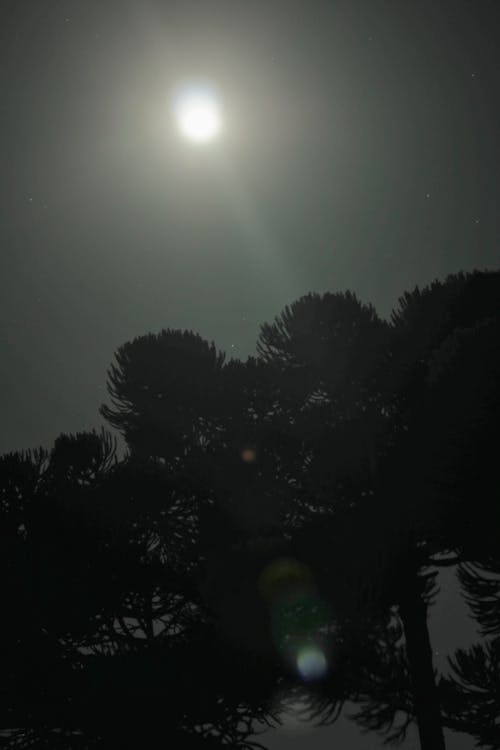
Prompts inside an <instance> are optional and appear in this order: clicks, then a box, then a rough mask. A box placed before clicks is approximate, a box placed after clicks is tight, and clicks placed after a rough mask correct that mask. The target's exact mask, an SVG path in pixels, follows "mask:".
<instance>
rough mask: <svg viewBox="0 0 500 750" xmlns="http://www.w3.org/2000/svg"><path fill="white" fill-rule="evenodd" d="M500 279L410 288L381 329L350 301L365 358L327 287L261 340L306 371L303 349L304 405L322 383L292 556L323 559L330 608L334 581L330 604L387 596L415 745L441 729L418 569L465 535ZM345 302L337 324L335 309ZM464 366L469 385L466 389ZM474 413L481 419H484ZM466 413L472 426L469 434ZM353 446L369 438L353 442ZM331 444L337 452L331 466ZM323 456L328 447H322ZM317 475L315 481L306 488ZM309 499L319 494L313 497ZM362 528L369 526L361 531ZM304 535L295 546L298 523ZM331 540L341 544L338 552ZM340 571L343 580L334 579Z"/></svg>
mask: <svg viewBox="0 0 500 750" xmlns="http://www.w3.org/2000/svg"><path fill="white" fill-rule="evenodd" d="M499 291H500V290H499V274H490V273H474V274H470V275H465V274H460V275H459V276H457V277H450V278H448V279H447V281H446V282H445V283H435V284H433V285H432V286H431V287H430V288H427V289H425V290H423V291H422V292H421V291H420V290H418V289H416V290H415V292H413V293H412V294H406V295H405V296H404V297H403V298H402V299H401V300H400V307H399V309H398V310H396V311H395V312H394V313H393V316H392V321H391V322H392V328H391V330H390V331H389V332H387V331H385V330H383V326H381V325H377V321H376V319H374V318H373V316H371V317H369V316H367V314H366V311H362V308H361V306H360V305H359V303H358V309H359V315H361V316H362V317H363V318H364V319H365V320H369V321H370V325H371V326H372V328H373V331H372V334H370V333H369V331H370V326H367V327H365V328H364V329H363V326H361V325H358V326H357V327H355V330H357V331H362V330H365V331H368V333H365V337H367V338H370V339H371V340H373V341H375V342H379V346H380V348H379V349H378V351H377V349H376V346H375V347H374V348H375V352H374V351H373V348H371V349H370V350H369V351H370V354H371V356H370V357H369V358H368V360H363V359H362V358H361V357H360V355H359V352H358V349H357V343H359V340H360V339H359V338H358V339H356V338H354V337H349V335H348V333H347V334H344V335H340V336H339V330H342V325H344V327H346V328H347V331H348V332H350V331H351V328H352V326H353V325H354V324H352V322H351V316H352V314H353V304H352V303H353V297H352V296H350V295H347V296H345V297H343V296H341V295H339V296H338V298H336V299H335V304H332V302H333V300H332V299H331V298H330V297H329V296H328V295H325V297H324V298H323V299H321V298H318V297H317V296H314V295H313V296H309V297H306V298H303V299H302V300H301V301H299V303H296V304H295V306H292V308H287V309H286V310H285V313H284V314H283V315H282V316H280V317H279V318H278V319H277V321H276V322H275V324H274V326H265V327H263V344H262V345H261V347H260V351H261V352H262V353H263V356H264V357H265V359H266V361H276V362H278V363H279V364H280V365H281V366H282V367H290V368H295V370H296V371H297V372H299V373H300V371H301V367H302V366H303V367H305V368H306V369H307V365H302V363H303V362H304V361H307V359H308V357H309V360H310V361H311V362H312V365H311V371H312V372H314V376H313V377H311V380H310V381H309V382H307V381H306V383H307V384H306V386H305V387H304V398H303V400H302V404H301V407H300V411H301V412H302V414H303V412H304V405H305V404H308V403H309V405H310V404H311V402H312V401H313V395H314V394H315V393H320V394H321V399H317V401H321V402H322V403H320V404H318V403H317V408H316V414H315V416H314V417H313V419H316V421H317V424H321V428H320V432H319V433H318V438H319V439H318V443H319V446H318V443H317V444H316V445H315V450H313V454H314V458H312V460H311V462H310V464H309V466H312V467H313V468H312V471H311V473H312V481H311V483H310V487H309V489H310V492H309V493H308V495H309V497H308V499H307V500H306V506H308V509H309V510H310V508H311V506H313V507H314V511H315V514H316V517H315V518H313V519H312V520H311V521H310V522H308V523H306V525H305V530H306V541H305V549H303V551H302V554H303V555H305V557H306V559H307V560H309V561H311V564H312V566H313V568H314V570H315V571H320V570H321V569H323V570H324V573H323V574H322V576H324V578H325V584H324V590H326V591H328V589H330V593H329V600H330V601H332V603H333V602H335V603H336V605H337V607H338V606H339V602H342V591H343V590H345V589H347V590H348V592H349V594H350V596H349V597H348V602H347V605H348V606H347V608H345V605H346V602H343V603H342V607H341V608H344V609H345V611H346V612H349V611H350V610H351V609H352V608H353V606H355V608H359V607H360V606H361V608H362V609H363V608H364V607H365V606H366V599H367V596H368V601H369V603H370V606H373V604H374V603H375V602H376V601H377V600H378V601H379V602H380V603H384V602H385V604H386V606H389V605H396V606H397V607H398V611H399V615H400V617H402V619H403V623H404V629H405V636H406V652H407V656H408V661H409V666H410V673H411V678H412V683H413V702H414V706H413V710H414V712H415V714H416V716H417V720H418V725H419V731H420V736H421V743H422V746H423V747H444V741H443V737H442V730H441V721H440V716H439V702H438V695H437V691H436V686H435V681H434V671H433V666H432V653H431V648H430V641H429V635H428V631H427V625H426V618H427V613H426V610H427V598H426V595H425V591H426V590H428V588H429V584H430V585H431V587H432V579H431V580H430V581H427V580H426V578H425V576H424V577H423V578H422V573H423V572H424V571H425V569H426V568H427V566H429V565H430V564H432V565H439V564H441V563H442V562H443V561H442V558H441V557H440V556H441V555H442V553H445V552H449V551H452V550H458V549H459V548H460V547H461V546H463V545H464V544H465V543H466V541H467V535H466V534H464V533H463V532H464V529H463V526H462V535H461V538H460V537H459V535H458V532H459V529H458V527H457V520H458V519H457V518H456V509H457V501H461V505H460V506H459V507H460V512H459V514H458V515H459V518H460V513H461V512H464V513H465V512H466V509H467V510H468V509H469V503H470V495H468V494H467V496H465V493H464V484H467V478H468V479H469V480H470V479H471V477H472V476H473V475H474V471H477V470H478V469H483V470H484V468H485V465H486V464H488V452H486V453H483V452H482V450H481V448H480V446H484V444H485V442H486V441H487V440H488V439H489V434H490V433H489V431H488V426H489V427H491V425H492V424H495V423H496V421H497V419H498V402H496V404H495V409H493V410H492V411H490V410H489V407H490V406H491V398H490V397H491V383H492V382H494V378H493V377H491V375H492V370H491V368H490V367H489V364H488V359H489V354H490V348H491V344H492V341H493V338H492V337H491V331H492V330H493V329H494V328H495V327H496V330H498V327H497V322H496V320H497V318H495V316H498V299H499ZM344 307H345V309H347V311H348V312H347V323H346V322H343V321H342V318H341V314H340V310H342V309H343V308H344ZM331 309H334V310H335V313H334V316H339V317H340V320H338V321H337V322H336V324H335V325H331V323H329V315H330V311H331ZM321 316H323V318H324V320H323V321H322V322H320V320H321ZM312 320H314V328H315V333H313V332H312V331H311V337H310V339H311V340H314V336H315V335H316V336H317V332H318V330H321V331H322V332H325V333H324V336H320V339H321V346H322V347H323V349H324V351H326V352H328V354H327V355H324V356H323V355H321V356H318V347H317V345H313V346H311V348H309V339H308V337H307V328H308V325H310V321H312ZM334 320H335V317H334ZM476 329H477V330H476ZM486 330H487V334H486V335H483V334H484V332H485V331H486ZM382 331H383V334H382V335H381V332H382ZM328 334H329V335H328ZM339 341H340V347H339V349H340V353H339V355H337V349H336V346H337V345H338V342H339ZM346 341H347V342H348V345H347V346H346V345H345V342H346ZM497 342H498V338H497ZM362 346H364V342H363V343H362ZM497 350H498V344H497ZM310 352H312V354H310ZM337 362H339V363H340V364H339V370H338V372H336V371H335V366H336V363H337ZM360 362H363V366H360ZM471 362H472V363H473V364H471ZM496 362H498V357H496ZM368 363H370V366H368ZM485 363H486V367H485ZM472 367H474V368H475V376H474V379H473V384H474V386H475V388H474V391H472V392H471V389H469V390H468V391H466V392H464V383H465V381H466V380H467V378H468V376H469V373H470V370H471V369H472ZM332 373H333V374H332ZM304 380H305V379H303V382H304ZM496 382H498V381H496ZM329 384H331V385H330V387H329ZM339 386H341V389H340V388H339ZM315 389H316V390H315ZM339 391H340V393H339ZM308 399H309V401H308ZM485 411H487V412H488V416H487V420H484V419H483V420H482V421H481V419H480V415H484V413H485ZM311 413H312V410H311ZM358 415H361V416H359V417H358V421H356V417H357V416H358ZM451 415H453V418H452V419H451V420H450V416H451ZM471 422H472V423H474V424H475V427H476V429H475V430H474V431H473V432H472V433H471V432H470V427H471ZM430 425H432V429H431V430H430V429H429V427H430ZM356 433H357V436H358V440H357V442H358V450H357V451H354V453H350V456H351V460H352V459H353V458H354V456H357V459H358V461H356V460H354V462H353V463H350V462H349V461H347V462H345V461H342V458H343V457H344V455H345V454H344V452H343V451H342V449H341V447H340V450H339V446H342V444H344V445H345V442H344V436H345V435H349V434H351V435H356ZM367 436H368V440H367ZM355 442H356V440H353V443H355ZM464 442H465V443H467V444H468V445H469V447H473V451H472V452H473V453H474V459H473V460H471V461H464V459H465V458H466V456H465V454H464V451H463V444H464ZM363 445H367V446H368V448H369V450H368V451H363V449H362V448H360V446H363ZM422 448H423V449H422ZM332 449H335V450H336V451H339V452H338V454H337V455H338V456H339V457H340V459H341V460H340V461H339V462H338V464H339V465H337V462H336V461H335V459H336V457H337V456H336V455H335V453H334V452H333V451H332ZM346 452H347V453H349V451H348V449H347V450H346ZM322 454H326V455H325V457H324V458H322ZM457 462H458V465H459V466H460V469H459V470H458V471H457V467H456V465H455V466H454V468H453V469H451V465H452V463H455V464H456V463H457ZM460 462H462V464H463V465H460ZM409 477H411V478H412V480H411V481H412V486H410V487H408V478H409ZM318 480H319V484H320V487H318V488H315V487H314V483H315V482H316V481H318ZM468 489H469V490H470V489H471V487H470V484H469V486H468ZM319 498H324V500H323V501H320V503H318V499H319ZM453 500H454V501H455V507H454V508H452V502H453ZM325 501H326V502H325ZM328 505H329V506H330V507H329V508H328ZM345 505H347V507H352V506H355V505H356V506H357V507H358V508H359V509H360V513H359V518H358V520H357V521H356V520H355V519H353V521H352V522H350V523H348V524H347V531H345V529H346V527H345V526H344V525H342V526H341V528H342V530H343V532H344V536H343V538H342V532H341V533H340V534H339V533H336V531H337V530H338V528H339V524H338V520H339V506H340V513H343V512H344V510H343V509H342V506H345ZM374 509H375V510H374ZM318 512H322V514H323V515H322V516H318V515H317V514H318ZM305 515H306V517H307V513H306V514H305ZM454 516H455V517H454ZM462 518H463V516H462ZM364 528H365V529H368V530H369V532H368V534H363V531H362V529H364ZM360 529H361V531H360ZM349 530H350V533H349ZM321 535H323V537H322V536H321ZM301 536H302V540H301V541H302V545H303V547H304V530H302V531H301ZM321 539H322V540H323V541H320V540H321ZM346 539H349V540H350V541H348V542H346ZM360 540H361V543H360ZM339 545H340V549H341V550H343V551H344V553H345V554H342V553H340V554H336V548H339ZM346 547H347V548H348V549H347V550H346ZM349 550H355V553H354V554H355V558H354V556H353V555H350V556H349ZM452 559H454V561H455V562H456V561H458V560H459V559H460V558H457V557H454V558H452ZM333 560H335V561H336V562H335V564H334V563H333ZM346 560H348V563H347V564H346ZM449 562H450V560H449V559H448V560H446V563H449ZM443 564H445V563H444V562H443ZM346 570H347V573H346ZM356 570H358V573H356ZM394 570H396V571H397V573H396V574H394V572H393V571H394ZM353 575H354V578H353V577H352V576H353ZM339 576H340V577H341V578H342V580H341V581H340V582H338V581H337V580H336V579H338V578H339ZM344 576H346V578H344ZM346 581H347V582H348V583H347V584H346ZM339 586H340V588H339ZM353 600H354V602H353ZM347 622H349V618H347Z"/></svg>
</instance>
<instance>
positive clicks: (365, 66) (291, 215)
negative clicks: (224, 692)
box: [0, 0, 500, 750]
mask: <svg viewBox="0 0 500 750" xmlns="http://www.w3.org/2000/svg"><path fill="white" fill-rule="evenodd" d="M499 10H500V9H499V3H498V1H497V0H453V1H452V0H442V1H441V2H436V1H435V0H421V1H420V2H416V1H415V0H412V1H411V2H410V1H408V0H391V1H389V0H330V2H314V0H286V1H283V2H279V1H276V2H273V1H272V0H267V1H265V0H203V1H201V0H199V1H198V2H190V1H189V0H182V1H181V2H167V0H135V1H134V2H133V1H132V0H120V1H118V0H109V1H106V0H85V1H84V0H43V2H42V0H3V1H2V3H1V4H0V90H1V100H0V117H1V137H0V199H1V204H0V206H1V208H0V211H1V217H0V305H1V315H0V352H1V354H0V424H1V430H0V452H3V451H7V450H11V449H18V448H28V447H34V446H36V445H39V444H44V445H50V443H51V441H52V440H53V439H54V438H55V437H56V436H57V434H58V433H60V432H61V431H64V432H71V431H76V430H81V429H88V428H90V427H92V426H96V425H98V424H99V418H98V414H97V410H98V407H99V405H100V404H101V403H102V402H103V400H105V377H106V368H107V366H108V365H109V363H110V361H111V358H112V354H113V351H114V350H115V349H116V348H117V346H119V345H120V344H121V343H123V342H124V341H126V340H128V339H130V338H132V337H134V336H136V335H139V334H142V333H145V332H148V331H157V330H159V329H161V328H162V327H168V326H170V327H181V328H192V329H194V330H196V331H198V332H200V333H201V334H202V335H203V336H205V337H207V338H209V339H213V340H215V342H216V343H217V344H218V345H219V346H220V347H221V348H223V349H225V350H226V351H227V352H228V354H230V355H233V356H246V355H247V354H248V353H250V352H252V350H253V347H254V343H255V339H256V335H257V332H258V326H259V324H260V323H261V322H263V321H266V320H270V319H271V318H272V317H274V315H276V314H277V313H278V312H279V311H280V310H281V308H282V307H283V306H284V305H285V304H287V303H290V302H291V301H293V300H294V299H295V298H297V297H298V296H300V295H302V294H304V293H306V292H309V291H312V290H314V291H326V290H332V291H334V290H344V289H347V288H349V289H351V290H353V291H355V292H356V293H357V294H358V295H359V296H360V297H361V298H362V299H363V300H366V301H372V302H373V303H374V304H375V305H376V306H377V308H378V309H379V311H380V312H382V313H383V314H387V313H388V312H389V310H390V309H391V307H392V306H393V305H394V304H395V302H396V300H397V297H398V296H399V294H401V293H402V292H403V291H404V290H405V289H407V288H410V287H413V286H414V285H415V284H425V283H428V282H430V281H431V280H432V279H434V278H435V277H438V276H439V277H443V276H445V275H446V274H448V273H452V272H456V271H458V270H460V269H466V270H469V269H472V268H486V267H489V268H495V267H498V266H499V260H500V249H499V235H500V213H499V211H498V188H499V184H498V178H499V175H500V145H499V143H500V141H499V134H500V113H499V103H498V92H499V91H500V22H499V18H500V13H499ZM199 76H202V77H204V78H206V79H208V80H211V81H212V82H213V83H214V85H216V86H217V87H218V89H219V91H220V92H221V95H222V97H223V103H224V112H225V122H226V127H225V132H224V134H223V137H221V138H220V139H219V140H218V141H217V143H214V144H211V145H210V146H207V147H206V148H194V147H193V146H192V145H190V144H188V143H186V142H185V141H182V140H181V139H180V138H179V136H178V134H177V132H176V131H175V128H174V126H173V123H172V117H171V113H170V109H169V97H170V95H171V92H172V89H173V87H175V86H176V85H177V84H178V83H179V82H180V81H182V80H184V79H186V78H190V77H199ZM323 736H324V735H321V737H323ZM329 737H331V735H329ZM355 737H356V738H358V735H357V733H356V735H355ZM288 741H290V740H289V739H288V740H287V742H288ZM329 741H331V740H329ZM318 742H319V743H320V744H318V745H317V747H320V746H321V742H323V740H318ZM348 742H349V740H348V738H347V735H345V742H344V744H343V745H342V747H343V750H349V748H350V747H351V746H352V748H354V747H356V748H358V747H359V748H360V749H363V748H365V747H366V748H374V747H376V744H374V740H373V738H367V739H366V740H363V741H361V740H359V742H358V739H355V740H352V742H353V743H354V744H352V745H348ZM362 742H364V744H361V743H362ZM346 743H347V744H346ZM307 746H308V747H311V748H313V744H312V740H311V738H310V737H309V738H308V739H307ZM456 747H457V748H458V745H456ZM464 747H465V746H464Z"/></svg>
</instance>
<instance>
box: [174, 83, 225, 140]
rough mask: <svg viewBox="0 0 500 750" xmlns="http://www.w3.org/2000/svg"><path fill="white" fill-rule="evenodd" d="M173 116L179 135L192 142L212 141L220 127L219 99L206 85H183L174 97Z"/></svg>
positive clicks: (218, 132)
mask: <svg viewBox="0 0 500 750" xmlns="http://www.w3.org/2000/svg"><path fill="white" fill-rule="evenodd" d="M174 116H175V120H176V123H177V127H178V129H179V132H180V133H181V135H182V136H184V138H186V139H187V140H189V141H192V142H193V143H208V142H210V141H213V140H215V139H216V138H217V137H218V135H219V134H220V132H221V129H222V114H221V106H220V102H219V99H218V97H217V95H216V93H215V92H214V91H212V90H211V89H210V88H208V87H206V86H197V85H190V86H186V87H184V88H183V89H182V90H181V91H180V92H179V93H178V94H177V96H176V97H175V99H174Z"/></svg>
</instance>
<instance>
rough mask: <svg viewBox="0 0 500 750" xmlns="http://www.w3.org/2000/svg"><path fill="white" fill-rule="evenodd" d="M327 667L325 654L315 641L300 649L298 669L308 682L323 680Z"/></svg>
mask: <svg viewBox="0 0 500 750" xmlns="http://www.w3.org/2000/svg"><path fill="white" fill-rule="evenodd" d="M327 668H328V665H327V663H326V656H325V654H324V653H323V651H322V650H321V649H320V648H319V647H318V646H316V645H315V644H314V643H309V644H307V645H306V646H303V647H302V648H301V649H300V650H299V652H298V654H297V669H298V672H299V674H300V676H301V677H302V679H303V680H305V681H306V682H313V681H315V680H321V679H322V678H323V677H324V676H325V675H326V672H327Z"/></svg>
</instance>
